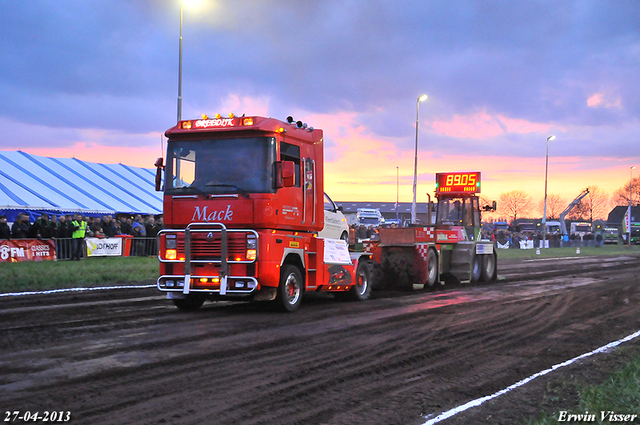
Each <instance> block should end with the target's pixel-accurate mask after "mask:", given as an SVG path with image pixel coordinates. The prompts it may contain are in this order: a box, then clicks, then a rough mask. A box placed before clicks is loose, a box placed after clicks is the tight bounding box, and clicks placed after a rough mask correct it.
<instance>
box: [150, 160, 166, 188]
mask: <svg viewBox="0 0 640 425" xmlns="http://www.w3.org/2000/svg"><path fill="white" fill-rule="evenodd" d="M153 165H155V167H156V192H160V191H161V190H162V189H163V188H162V170H164V160H163V159H162V158H158V159H156V162H155V164H153Z"/></svg>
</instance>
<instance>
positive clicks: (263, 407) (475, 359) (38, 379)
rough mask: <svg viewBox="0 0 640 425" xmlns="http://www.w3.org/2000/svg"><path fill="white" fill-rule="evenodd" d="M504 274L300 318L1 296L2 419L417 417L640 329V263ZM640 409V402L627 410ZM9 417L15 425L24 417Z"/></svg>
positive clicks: (517, 416) (513, 400)
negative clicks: (66, 415) (58, 415)
mask: <svg viewBox="0 0 640 425" xmlns="http://www.w3.org/2000/svg"><path fill="white" fill-rule="evenodd" d="M499 273H500V275H501V276H503V280H502V281H500V282H499V283H495V284H490V285H484V286H466V285H460V286H457V287H452V288H445V289H442V290H438V291H435V292H429V291H420V292H413V293H397V292H395V293H394V292H380V293H376V294H375V295H374V299H372V300H369V301H366V302H360V303H354V302H344V301H337V300H334V299H333V298H332V297H331V296H327V295H324V296H307V297H306V298H305V300H304V302H303V305H302V307H301V309H300V310H299V311H298V312H297V313H294V314H285V313H279V312H277V311H273V310H272V309H270V308H266V307H264V306H262V305H255V304H244V303H229V302H219V303H207V304H205V305H204V307H203V308H202V309H201V310H199V311H196V312H187V313H185V312H182V311H179V310H177V309H176V308H175V307H174V306H173V305H172V304H171V302H170V301H167V300H166V299H165V298H164V297H163V295H162V294H160V293H158V292H157V291H156V290H155V289H138V290H131V289H128V290H111V291H96V292H90V293H88V292H83V293H63V294H54V295H39V296H22V297H15V298H14V297H3V298H0V341H1V343H0V414H2V417H1V418H0V419H2V420H4V419H6V413H5V412H7V411H21V412H25V411H30V412H32V413H33V412H41V414H42V412H44V411H65V412H66V411H69V412H71V421H70V423H74V424H234V425H244V424H265V425H266V424H269V425H272V424H280V425H285V424H305V425H307V424H310V425H312V424H318V425H319V424H336V425H337V424H345V425H346V424H349V425H351V424H367V425H375V424H385V425H387V424H408V425H413V424H416V425H417V424H423V423H425V422H426V421H427V419H426V417H434V416H436V415H438V414H439V413H441V412H443V411H446V410H448V409H451V408H454V407H456V406H459V405H462V404H464V403H466V402H468V401H470V400H473V399H476V398H479V397H483V396H486V395H490V394H493V393H495V392H496V391H499V390H502V389H504V388H506V387H508V386H509V385H512V384H514V383H516V382H518V381H520V380H521V379H523V378H526V377H528V376H530V375H533V374H535V373H537V372H539V371H541V370H544V369H547V368H549V367H551V366H553V365H555V364H558V363H561V362H563V361H565V360H568V359H571V358H573V357H576V356H578V355H581V354H583V353H586V352H589V351H591V350H594V349H596V348H598V347H600V346H603V345H605V344H607V343H609V342H611V341H615V340H618V339H620V338H623V337H625V336H627V335H630V334H632V333H634V332H636V331H638V330H640V308H639V306H640V262H639V260H638V258H637V257H627V258H604V257H597V258H596V257H580V258H576V259H563V260H559V259H547V260H540V261H514V262H511V263H510V264H505V263H504V262H501V263H500V266H499ZM639 351H640V341H632V342H629V343H625V344H624V345H623V346H621V347H619V348H617V349H615V350H612V351H610V352H608V353H606V354H598V355H595V356H593V357H590V358H588V359H586V360H583V361H580V362H578V363H576V364H574V365H572V366H569V367H567V368H563V369H560V370H557V371H554V372H552V373H550V374H548V375H545V376H544V377H542V378H539V379H537V380H535V381H533V382H531V383H529V384H527V385H525V386H523V387H521V388H519V389H517V390H514V391H512V392H510V393H508V394H506V395H503V396H501V397H499V398H496V399H494V400H492V401H490V402H487V403H485V404H484V405H482V406H480V407H476V408H472V409H470V410H468V411H466V412H464V413H461V414H459V415H456V416H454V417H452V418H450V419H447V420H445V421H443V422H441V423H443V424H509V425H513V424H516V423H518V421H520V420H523V419H527V418H529V417H530V416H532V415H537V414H538V413H539V412H540V411H541V410H542V409H547V410H550V411H553V410H554V409H558V408H561V407H567V406H563V405H562V404H563V403H571V402H573V400H574V397H575V385H574V384H575V383H576V382H594V383H595V382H598V381H600V380H602V379H603V378H604V377H605V376H606V374H608V373H609V372H610V370H611V369H612V368H614V367H615V366H616V365H618V364H620V363H622V362H623V361H624V360H625V359H627V358H629V357H631V356H633V355H638V352H639ZM630 413H638V412H630ZM16 423H20V421H17V422H16Z"/></svg>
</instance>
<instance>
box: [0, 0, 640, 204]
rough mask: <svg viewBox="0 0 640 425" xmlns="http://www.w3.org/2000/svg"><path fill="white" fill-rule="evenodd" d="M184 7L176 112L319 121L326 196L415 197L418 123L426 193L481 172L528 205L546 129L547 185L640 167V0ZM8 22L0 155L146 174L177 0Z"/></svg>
mask: <svg viewBox="0 0 640 425" xmlns="http://www.w3.org/2000/svg"><path fill="white" fill-rule="evenodd" d="M191 3H194V4H191ZM183 13H184V14H183V62H182V63H183V76H182V99H183V107H182V108H183V112H182V116H183V118H184V119H188V118H198V117H200V116H201V115H202V114H208V115H210V116H211V115H214V114H215V113H221V114H222V115H226V114H228V113H229V112H233V113H235V114H236V115H242V114H247V115H264V116H271V117H275V118H280V119H283V120H284V119H286V117H287V116H288V115H292V116H293V117H294V118H295V119H296V120H301V121H303V122H306V123H308V124H309V125H310V126H313V127H315V128H320V129H323V130H324V139H325V191H326V192H327V193H329V194H330V196H331V197H332V198H333V199H334V200H336V201H343V202H344V201H395V199H396V196H399V198H400V201H401V202H410V201H411V200H412V196H413V195H412V182H413V163H414V149H415V143H416V119H417V122H418V146H419V148H418V189H417V192H418V202H425V201H426V200H427V193H430V194H433V190H434V186H435V177H434V176H435V173H437V172H446V171H480V172H481V173H482V194H483V196H484V197H486V198H488V199H496V200H497V199H498V198H499V196H500V194H501V193H504V192H508V191H511V190H523V191H525V192H527V193H528V194H529V195H531V197H532V198H533V200H534V201H535V202H538V201H539V200H541V199H542V198H543V196H544V179H545V155H546V148H547V138H548V137H549V136H550V135H555V136H556V139H555V140H553V141H551V142H549V148H548V149H549V166H548V193H549V194H556V195H560V196H561V197H563V198H565V199H566V200H567V202H570V201H571V200H572V199H573V198H575V197H576V196H578V195H579V194H580V192H581V191H582V190H583V189H584V188H585V187H587V186H591V185H597V186H599V187H600V189H602V190H603V191H604V192H605V193H607V194H609V195H612V194H613V192H614V191H615V190H617V189H619V188H621V187H623V186H624V184H625V183H627V182H628V181H629V179H630V177H631V176H632V174H631V173H632V171H631V166H633V165H636V164H637V165H638V166H639V167H638V169H636V170H633V171H635V173H636V175H635V176H634V177H637V176H638V175H640V72H639V71H640V3H639V2H638V1H637V0H616V1H604V0H601V1H590V0H575V1H565V0H555V1H536V0H532V1H526V2H525V1H510V0H504V1H492V0H478V1H464V0H461V1H455V2H452V1H449V0H431V1H427V0H421V1H412V0H404V1H391V0H385V1H382V0H335V1H334V0H325V1H309V0H270V1H265V0H234V1H232V0H199V1H194V0H192V1H191V2H187V1H186V0H185V3H184V12H183ZM0 24H1V25H0V36H1V39H2V50H1V51H0V52H1V53H0V61H1V66H0V98H1V99H2V101H1V102H0V128H1V129H2V133H3V135H2V137H1V138H0V150H13V151H15V150H22V151H25V152H28V153H31V154H35V155H43V156H51V157H76V158H78V159H82V160H87V161H93V162H101V163H123V164H127V165H132V166H138V167H148V168H151V167H153V163H154V162H155V159H156V158H157V157H160V156H162V155H163V143H164V139H163V134H164V131H166V130H167V129H168V128H170V127H172V126H173V125H175V122H176V117H177V92H178V62H179V59H178V58H179V54H178V53H179V36H180V1H179V0H99V1H98V0H64V1H60V0H32V1H28V2H25V1H17V0H0ZM422 94H427V95H428V99H427V100H426V101H424V102H421V103H419V104H418V101H417V99H418V97H419V96H420V95H422ZM418 105H419V112H418ZM397 183H398V186H399V190H398V191H397V186H396V184H397Z"/></svg>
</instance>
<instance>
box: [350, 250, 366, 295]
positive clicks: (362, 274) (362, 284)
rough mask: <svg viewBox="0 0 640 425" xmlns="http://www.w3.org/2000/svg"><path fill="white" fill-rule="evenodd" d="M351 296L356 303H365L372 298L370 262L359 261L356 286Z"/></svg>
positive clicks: (351, 291) (352, 289)
mask: <svg viewBox="0 0 640 425" xmlns="http://www.w3.org/2000/svg"><path fill="white" fill-rule="evenodd" d="M349 296H350V298H351V299H352V300H355V301H364V300H367V299H369V297H370V296H371V269H370V267H369V261H368V260H364V261H358V268H357V269H356V284H355V285H353V288H351V290H350V291H349Z"/></svg>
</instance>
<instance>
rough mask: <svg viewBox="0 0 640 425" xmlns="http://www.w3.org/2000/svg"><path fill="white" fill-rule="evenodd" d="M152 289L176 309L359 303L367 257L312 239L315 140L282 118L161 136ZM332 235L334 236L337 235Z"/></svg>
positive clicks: (319, 155)
mask: <svg viewBox="0 0 640 425" xmlns="http://www.w3.org/2000/svg"><path fill="white" fill-rule="evenodd" d="M165 134H166V136H167V137H168V141H167V163H166V165H164V164H163V163H162V162H163V161H162V160H161V159H159V160H158V162H157V163H156V166H157V167H158V174H157V176H156V177H157V178H156V189H159V186H160V184H161V172H160V171H161V169H162V168H164V170H165V178H164V221H165V225H166V227H167V228H166V229H165V230H162V231H161V232H160V233H159V235H158V238H159V240H158V242H159V248H160V249H159V260H160V277H159V279H158V289H160V290H161V291H166V292H167V293H168V294H167V296H168V298H170V299H171V300H173V302H174V304H175V305H176V306H177V307H178V308H181V309H197V308H199V307H200V306H202V304H203V302H204V301H205V300H207V299H212V300H215V299H220V298H227V299H235V298H239V299H250V300H260V301H265V300H275V301H276V302H277V303H278V304H279V305H280V307H281V308H282V309H284V310H286V311H294V310H296V309H297V308H298V307H299V305H300V302H301V300H302V294H303V292H305V291H324V292H333V293H336V294H338V295H339V296H345V297H351V298H354V299H358V300H362V299H366V298H368V297H369V294H370V293H371V282H370V273H369V269H368V268H367V267H366V266H367V264H364V262H363V261H361V258H363V259H365V260H366V259H368V258H369V255H368V254H366V253H349V250H348V246H347V244H346V242H345V241H344V240H339V239H327V238H322V237H318V232H321V231H322V230H323V228H324V227H325V211H324V209H325V208H324V205H325V197H324V187H323V181H324V179H323V170H324V167H323V133H322V130H317V129H314V128H312V127H307V125H306V124H303V123H302V122H300V121H297V122H294V120H293V118H291V117H289V118H288V120H287V122H283V121H280V120H276V119H273V118H265V117H258V116H253V117H246V116H242V117H235V116H233V115H231V116H230V117H229V118H222V117H220V116H216V117H215V118H209V117H207V116H203V118H202V119H197V120H186V121H181V122H179V123H178V125H176V126H175V127H173V128H171V129H169V130H167V132H166V133H165ZM338 237H339V236H338Z"/></svg>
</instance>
